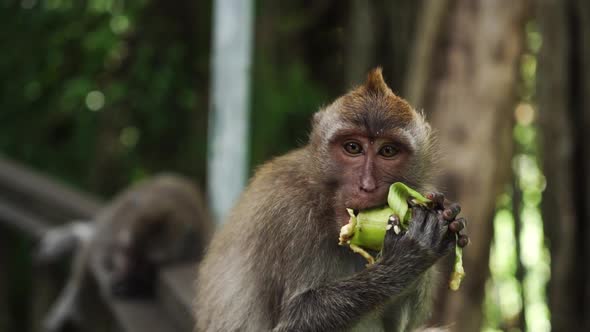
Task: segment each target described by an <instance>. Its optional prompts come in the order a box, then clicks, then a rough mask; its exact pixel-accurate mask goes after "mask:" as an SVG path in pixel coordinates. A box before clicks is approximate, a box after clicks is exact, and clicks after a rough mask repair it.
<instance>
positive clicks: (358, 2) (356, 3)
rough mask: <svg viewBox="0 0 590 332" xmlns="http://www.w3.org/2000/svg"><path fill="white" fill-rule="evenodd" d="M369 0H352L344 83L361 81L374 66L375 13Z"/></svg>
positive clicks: (351, 83)
mask: <svg viewBox="0 0 590 332" xmlns="http://www.w3.org/2000/svg"><path fill="white" fill-rule="evenodd" d="M374 14H375V13H374V3H373V2H372V1H370V0H352V1H351V2H350V19H349V22H350V24H349V27H348V35H349V36H350V39H349V42H348V52H347V65H346V76H347V77H346V83H347V84H348V86H353V85H354V84H358V83H359V82H362V81H363V80H364V78H365V76H366V74H367V71H368V70H369V69H371V67H373V66H374V64H373V56H374V52H375V19H376V18H375V15H374Z"/></svg>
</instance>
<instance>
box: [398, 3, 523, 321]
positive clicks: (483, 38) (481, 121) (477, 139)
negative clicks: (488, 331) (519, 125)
mask: <svg viewBox="0 0 590 332" xmlns="http://www.w3.org/2000/svg"><path fill="white" fill-rule="evenodd" d="M425 5H426V6H437V7H439V6H440V4H437V2H435V1H432V2H427V3H425ZM441 10H442V9H441V8H440V7H439V8H425V9H424V12H425V13H426V12H430V13H434V14H436V15H434V14H433V15H425V16H424V17H423V19H428V17H434V18H437V17H438V19H439V20H440V22H439V23H438V28H435V27H430V28H428V29H426V28H424V29H422V31H423V33H429V34H431V36H429V37H428V38H430V39H431V40H434V41H435V46H434V47H432V48H431V49H430V50H426V51H425V50H424V49H423V48H424V45H422V46H420V44H417V45H416V47H422V49H419V50H415V51H414V54H422V55H421V56H420V58H419V59H415V60H416V61H418V62H419V61H420V60H421V61H423V62H420V63H416V64H414V65H413V67H415V68H420V67H422V66H425V67H424V68H428V69H429V71H428V72H427V73H421V72H420V71H417V70H415V71H414V72H413V73H411V75H410V76H409V77H408V82H407V84H406V86H407V87H411V88H410V89H409V90H410V91H411V94H410V95H411V96H412V98H418V99H421V100H418V104H415V105H414V106H416V107H418V108H419V109H421V108H424V110H425V111H426V112H427V114H428V115H429V117H430V119H431V123H432V125H433V127H434V128H435V129H436V130H437V131H438V132H439V139H440V149H441V151H444V152H443V153H442V154H443V156H445V158H442V160H441V165H440V166H441V167H440V168H441V169H442V174H441V176H440V177H439V179H438V184H439V188H440V189H441V190H442V191H443V192H445V193H446V194H447V196H448V197H449V198H450V199H452V200H456V201H458V202H460V203H461V205H462V207H463V215H464V216H466V217H467V218H468V219H469V236H470V238H471V245H470V246H469V247H467V248H466V250H465V251H464V264H465V270H466V272H467V276H466V278H465V279H464V281H463V285H462V286H461V289H460V290H459V291H458V292H456V293H450V292H449V291H448V290H447V285H446V282H444V283H443V285H442V286H441V289H440V291H439V294H438V295H439V299H438V302H439V303H438V304H437V305H436V306H435V308H436V312H435V313H434V316H433V323H435V324H451V325H450V328H451V329H452V330H453V331H469V332H471V331H478V330H479V329H480V326H481V319H482V299H483V295H484V284H485V281H486V279H487V278H488V275H489V271H488V270H489V269H488V260H489V249H490V244H491V239H492V234H493V231H492V230H493V229H492V219H493V215H494V211H495V200H496V197H497V195H498V194H499V193H500V192H502V191H503V190H504V188H505V186H507V185H509V181H510V174H511V169H510V157H511V155H512V154H511V151H512V143H513V142H512V127H513V116H512V111H513V107H514V104H515V101H516V84H517V81H518V77H519V75H518V67H519V66H518V65H519V60H520V56H521V53H522V45H523V41H524V24H525V20H526V15H525V12H526V1H524V0H521V1H512V2H510V3H508V2H497V1H484V0H479V1H473V0H454V1H449V2H448V6H447V7H446V13H445V14H444V15H443V14H441ZM418 24H420V26H423V27H426V26H427V25H432V24H433V22H422V21H421V22H418ZM432 34H436V35H437V36H435V37H436V38H433V36H432ZM420 38H421V37H420V36H417V38H416V40H420ZM424 77H427V79H424ZM420 85H421V86H420ZM414 96H417V97H414ZM444 263H445V264H443V266H444V267H447V266H448V267H450V266H451V263H450V262H444ZM447 271H448V270H447ZM447 271H444V272H443V276H446V275H448V274H447Z"/></svg>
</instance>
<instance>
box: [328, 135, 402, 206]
mask: <svg viewBox="0 0 590 332" xmlns="http://www.w3.org/2000/svg"><path fill="white" fill-rule="evenodd" d="M394 132H395V131H393V133H392V132H390V133H389V134H387V135H383V134H382V135H379V136H372V135H370V134H367V133H366V132H363V131H342V132H338V133H337V134H336V135H335V137H334V139H333V140H332V141H331V142H330V149H329V154H330V160H331V161H332V167H331V168H332V169H333V171H334V173H333V174H334V180H335V182H336V183H337V190H336V200H337V201H338V202H340V203H341V204H343V205H344V206H345V207H347V208H351V209H358V210H363V209H367V208H372V207H377V206H381V205H384V204H385V203H386V201H387V194H388V191H389V186H390V185H391V184H392V183H393V182H396V181H403V180H404V178H405V177H404V174H405V173H406V171H407V165H408V160H409V159H410V157H411V154H412V152H411V150H410V148H409V147H408V144H407V143H406V142H405V141H404V138H403V137H400V136H398V135H395V134H394ZM339 205H340V204H339Z"/></svg>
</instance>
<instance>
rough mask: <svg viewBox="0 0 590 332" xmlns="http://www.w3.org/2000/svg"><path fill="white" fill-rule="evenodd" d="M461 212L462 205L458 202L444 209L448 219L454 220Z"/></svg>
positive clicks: (445, 216)
mask: <svg viewBox="0 0 590 332" xmlns="http://www.w3.org/2000/svg"><path fill="white" fill-rule="evenodd" d="M460 212H461V206H460V205H459V204H457V203H452V204H451V205H450V206H449V207H447V208H446V209H444V211H443V217H444V218H445V220H447V221H453V220H454V219H455V218H456V217H457V215H458V214H459V213H460Z"/></svg>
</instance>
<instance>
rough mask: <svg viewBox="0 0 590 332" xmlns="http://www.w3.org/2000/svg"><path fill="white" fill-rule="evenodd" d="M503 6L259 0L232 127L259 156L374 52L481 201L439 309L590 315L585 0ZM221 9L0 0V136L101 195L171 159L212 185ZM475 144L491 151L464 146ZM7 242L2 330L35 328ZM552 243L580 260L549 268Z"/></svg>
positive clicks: (510, 325) (537, 320)
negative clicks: (216, 20)
mask: <svg viewBox="0 0 590 332" xmlns="http://www.w3.org/2000/svg"><path fill="white" fill-rule="evenodd" d="M498 3H500V4H496V5H490V2H486V1H484V0H480V1H473V2H470V1H461V0H456V1H440V2H428V1H410V0H394V1H384V0H383V1H356V0H348V1H327V0H318V1H304V0H296V1H289V2H280V3H279V2H278V1H272V0H257V1H254V6H255V9H254V13H255V19H254V39H253V43H254V44H253V63H252V68H251V105H250V108H251V113H250V114H251V115H250V118H251V124H250V139H249V141H248V142H235V144H238V145H241V146H242V145H243V146H244V147H247V148H248V149H249V151H250V155H249V165H250V172H252V170H254V168H255V167H256V166H257V165H260V164H261V163H262V162H264V161H265V160H268V159H269V158H271V157H273V156H277V155H280V154H282V153H284V152H286V151H288V150H290V149H292V148H294V147H297V146H300V145H302V144H305V142H306V139H307V133H308V130H309V120H310V115H311V114H312V113H313V112H315V111H316V110H317V109H318V108H319V107H320V106H322V105H326V104H327V103H329V102H330V101H331V100H333V99H334V98H335V97H337V96H339V95H340V94H342V93H344V92H345V91H346V90H347V89H349V88H350V87H352V86H353V85H354V84H358V83H360V82H362V80H363V78H364V75H365V73H366V71H367V70H368V69H369V68H372V67H375V66H377V65H379V66H382V67H383V68H384V76H385V79H386V80H387V82H388V84H389V85H390V87H391V88H392V89H393V90H394V91H395V92H396V93H398V94H400V95H401V96H404V97H406V98H408V99H409V100H410V102H412V103H413V104H414V105H415V106H416V107H417V108H418V109H424V110H425V112H426V113H427V115H428V116H429V119H431V120H432V121H433V126H434V127H435V128H436V129H437V130H439V131H440V133H441V136H442V139H441V141H442V143H443V145H445V143H448V144H446V145H448V146H450V147H454V148H455V149H454V150H451V151H450V152H448V154H449V155H450V156H451V158H453V157H454V156H455V155H456V156H457V161H455V164H458V165H459V166H461V167H465V168H467V169H469V170H471V171H472V172H471V173H470V172H464V171H460V172H458V173H454V172H455V171H457V170H452V171H451V172H450V173H451V175H453V177H452V180H453V181H452V182H450V183H447V182H445V180H441V181H440V183H442V187H443V188H444V189H446V190H448V192H450V195H451V197H453V198H455V199H458V200H459V201H460V202H462V203H463V204H465V202H467V206H468V207H467V209H468V210H469V206H472V209H474V210H473V211H475V209H480V210H481V213H479V212H477V213H476V212H472V213H471V217H472V218H474V219H475V220H471V224H470V232H472V233H473V234H474V235H473V236H472V240H473V241H478V243H475V244H474V245H473V246H472V247H470V248H468V249H467V252H468V255H471V253H469V250H472V251H471V252H472V253H473V256H472V257H471V256H468V257H466V269H467V273H468V276H467V279H466V282H467V284H466V286H465V288H464V289H463V290H462V292H463V293H461V294H458V295H456V294H455V295H452V296H451V297H448V296H446V295H445V296H441V297H442V299H441V300H439V301H440V302H439V306H440V307H437V309H435V311H437V313H435V316H434V318H433V319H434V321H436V322H443V323H444V322H447V323H448V319H454V320H456V319H457V318H459V319H463V320H465V321H469V323H466V324H455V325H453V326H452V329H453V330H456V331H476V330H478V329H481V330H483V331H497V330H503V331H525V330H526V331H535V332H537V331H549V330H554V331H569V330H570V328H572V326H577V327H580V326H584V327H588V328H590V325H585V324H590V322H589V320H590V318H587V317H588V316H590V315H589V314H590V297H588V296H586V295H580V294H590V285H588V284H587V281H585V280H590V271H589V270H587V269H582V271H580V272H579V273H580V275H577V276H576V277H573V279H572V275H573V274H575V273H574V272H573V271H576V270H575V267H576V266H580V267H582V266H583V265H584V264H586V263H587V262H588V260H587V259H589V258H590V250H589V249H588V248H587V246H584V245H583V243H584V239H585V238H584V236H585V231H586V230H587V229H588V227H587V226H585V223H586V220H588V219H586V218H590V212H589V209H590V208H588V206H590V204H586V203H590V201H588V199H590V184H589V182H588V180H587V178H588V175H589V174H588V173H589V172H588V170H590V162H589V161H588V158H590V157H589V155H588V154H587V152H588V149H590V148H589V147H588V146H587V145H586V144H587V143H585V141H586V140H584V139H583V138H584V135H583V133H584V130H585V129H590V128H588V127H587V125H589V124H590V122H589V119H590V115H589V114H588V110H589V109H590V107H589V106H590V101H589V100H588V96H589V95H590V69H589V68H590V65H589V60H588V59H590V51H589V48H590V46H589V43H590V42H589V40H590V39H589V37H590V28H589V27H590V18H589V17H590V8H589V6H588V5H587V4H586V3H585V2H584V1H582V0H578V1H576V0H568V1H563V2H560V3H555V2H551V1H548V0H546V1H541V0H539V1H514V2H510V4H509V2H507V1H504V2H503V1H499V2H498ZM212 8H213V4H212V1H209V0H201V1H188V0H180V1H166V0H136V1H124V0H85V1H71V0H45V1H42V0H21V1H14V0H0V25H1V28H0V50H2V52H1V53H0V77H2V81H0V153H1V154H2V155H4V156H7V157H9V158H11V159H14V160H17V161H19V162H20V163H22V164H25V165H28V166H30V167H33V168H34V169H36V170H38V171H39V172H41V173H43V174H47V175H49V176H51V177H54V178H56V179H59V180H60V181H63V182H65V183H68V184H70V185H72V186H75V187H77V188H78V189H81V190H83V191H88V192H91V193H94V194H96V195H98V196H100V197H102V198H104V199H108V198H110V197H112V195H113V194H114V193H116V192H117V191H119V190H121V189H123V188H124V187H126V186H127V185H129V184H130V183H132V182H134V181H137V180H139V179H142V178H144V177H147V176H150V175H153V174H155V173H157V172H160V171H163V170H168V171H176V172H180V173H183V174H186V175H189V176H190V177H191V178H193V179H195V180H196V182H198V183H199V184H200V185H201V187H202V188H206V185H207V158H206V155H207V137H208V128H207V127H208V119H209V114H208V113H209V105H210V100H209V96H210V90H209V89H210V80H211V71H210V67H211V65H210V64H211V58H210V57H211V44H212V41H211V36H212V31H211V29H212ZM498 30H500V32H498ZM463 34H464V35H463ZM493 38H496V39H493ZM547 45H550V47H547ZM482 54H483V55H482ZM488 54H489V56H488ZM486 66H488V67H486ZM482 68H485V69H486V70H484V69H482ZM422 69H423V71H424V72H422V73H421V72H420V71H421V70H422ZM488 69H489V70H488ZM494 75H496V76H494ZM488 77H494V79H488ZM449 82H450V83H449ZM449 86H450V87H451V88H448V87H449ZM457 86H459V87H463V90H461V89H458V88H457ZM445 87H446V88H445ZM445 89H446V90H445ZM470 89H473V90H470ZM417 91H419V92H417ZM441 91H443V92H441ZM449 91H450V92H449ZM453 93H456V95H453ZM449 96H450V97H449ZM470 98H471V99H470ZM453 105H465V106H463V107H453ZM543 107H545V108H543ZM543 110H545V113H543ZM478 112H480V113H478ZM544 114H545V115H544ZM484 127H485V128H489V130H480V131H478V129H476V128H484ZM471 128H474V129H473V130H471ZM453 135H455V136H453ZM457 135H458V138H457V137H456V136H457ZM556 135H557V136H556ZM445 137H450V138H449V139H446V138H445ZM449 142H450V143H449ZM544 143H545V144H544ZM462 144H463V145H462ZM461 147H463V148H461ZM465 155H468V156H471V159H469V158H468V159H467V161H465V160H464V159H461V157H460V156H465ZM478 158H479V159H480V160H487V159H485V158H492V160H494V163H488V164H487V165H481V164H479V163H477V162H473V163H470V162H469V161H470V160H471V161H474V160H478ZM481 158H484V159H481ZM452 163H453V162H452V161H451V164H452ZM443 165H448V164H443ZM486 174H490V175H489V177H486ZM470 176H474V177H475V179H482V183H484V184H481V185H480V184H479V183H476V182H469V181H471V180H472V179H474V178H473V177H470ZM577 181H579V183H578V184H577V183H576V182H577ZM469 183H472V188H471V189H469V190H466V189H465V188H466V186H468V185H469ZM552 184H553V186H552ZM548 188H549V189H551V188H555V190H554V191H550V190H547V189H548ZM481 192H484V193H486V194H485V195H483V196H482V195H481V194H480V193H481ZM548 192H549V194H547V193H548ZM572 197H573V198H574V199H575V203H572V206H569V205H568V206H564V205H563V204H561V203H563V202H564V201H565V202H568V200H569V201H570V202H571V199H570V198H572ZM477 199H480V200H482V202H481V204H480V201H478V200H477ZM542 211H543V213H542ZM560 211H561V212H560ZM563 214H567V215H568V216H569V219H567V220H561V219H560V218H561V217H562V215H563ZM548 219H549V220H550V221H547V220H548ZM548 223H550V225H549V226H548ZM559 227H563V229H562V228H559ZM564 229H566V230H569V231H568V232H565V233H564V231H563V230H564ZM552 236H553V237H554V238H551V237H552ZM2 240H3V241H4V244H3V246H4V247H11V248H12V251H11V253H12V254H11V255H12V256H10V258H9V259H8V262H9V263H10V265H9V264H8V263H6V260H5V261H4V263H5V264H4V266H2V263H3V262H2V261H0V269H1V270H0V271H1V272H2V273H4V274H5V278H0V281H2V282H4V283H5V286H4V287H3V289H5V290H7V291H6V294H0V296H2V297H3V299H2V300H1V301H2V302H3V306H0V310H1V311H3V312H2V313H0V329H2V327H4V328H3V329H2V330H5V331H26V330H27V329H28V326H29V325H28V323H25V322H26V321H27V320H28V319H30V318H31V316H30V313H29V307H30V306H31V301H34V299H32V298H30V297H29V295H30V282H31V276H30V273H31V270H30V267H29V266H30V259H31V258H30V255H31V248H32V243H31V241H30V240H29V239H27V238H26V237H21V236H11V237H6V236H5V237H3V238H2ZM587 240H590V239H587ZM567 243H571V246H570V247H568V246H567V245H566V244H567ZM15 248H16V249H15ZM0 249H1V246H0ZM560 250H561V251H560ZM556 255H560V256H559V257H568V259H570V260H571V261H569V263H568V264H566V263H565V262H563V261H562V264H565V267H563V266H562V267H558V266H557V265H555V264H554V263H555V261H552V259H551V258H552V257H555V256H556ZM580 260H585V261H582V262H581V263H577V262H578V261H580ZM488 261H489V264H488ZM470 264H472V265H471V266H470ZM476 264H481V265H479V267H480V268H477V267H476V266H475V265H476ZM470 267H471V268H472V269H471V270H470ZM481 267H483V268H481ZM488 267H489V268H488ZM555 269H557V271H558V272H560V273H561V274H560V275H557V277H556V275H553V278H552V279H550V278H551V275H552V273H551V271H554V270H555ZM6 271H10V273H7V272H6ZM6 276H7V277H6ZM550 280H556V281H555V282H556V283H555V284H552V283H551V282H550ZM6 285H9V286H6ZM547 294H553V296H552V297H548V296H547ZM560 294H561V295H560ZM560 296H561V297H560ZM572 296H573V299H569V298H568V297H572ZM445 301H446V302H445ZM551 301H553V302H551ZM466 308H467V309H466ZM559 308H564V310H562V311H561V312H560V314H559V315H553V314H552V312H555V310H559ZM565 308H573V309H574V310H569V309H568V310H567V312H563V311H566V310H565ZM461 312H463V313H461ZM447 315H448V316H447ZM476 316H477V317H476ZM581 330H585V329H584V328H582V329H581Z"/></svg>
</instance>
